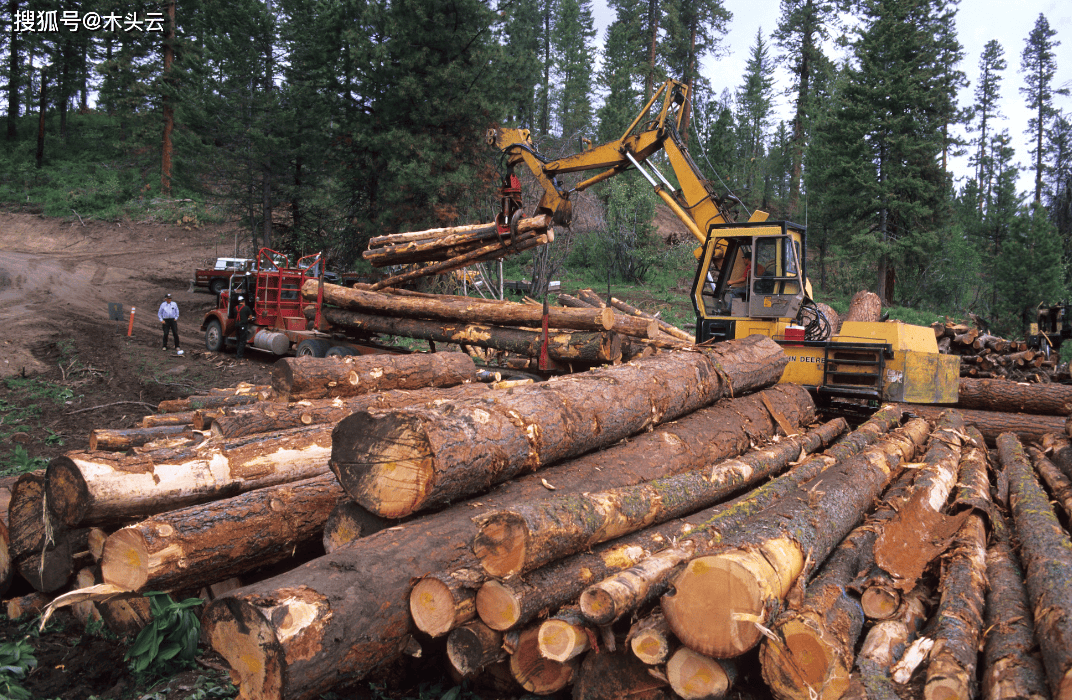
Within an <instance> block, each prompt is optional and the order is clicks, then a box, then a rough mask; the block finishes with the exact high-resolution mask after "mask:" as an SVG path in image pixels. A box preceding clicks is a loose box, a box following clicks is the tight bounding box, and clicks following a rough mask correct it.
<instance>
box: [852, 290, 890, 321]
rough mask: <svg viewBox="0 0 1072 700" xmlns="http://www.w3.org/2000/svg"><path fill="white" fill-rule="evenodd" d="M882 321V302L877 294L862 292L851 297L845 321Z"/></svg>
mask: <svg viewBox="0 0 1072 700" xmlns="http://www.w3.org/2000/svg"><path fill="white" fill-rule="evenodd" d="M881 320H882V300H881V299H879V297H878V294H875V293H874V292H868V291H866V290H862V291H859V292H856V294H854V295H853V297H852V301H850V302H849V310H848V312H847V313H846V314H845V321H846V322H849V321H863V322H865V323H878V322H879V321H881Z"/></svg>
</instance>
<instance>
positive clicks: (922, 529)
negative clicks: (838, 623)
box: [865, 409, 967, 612]
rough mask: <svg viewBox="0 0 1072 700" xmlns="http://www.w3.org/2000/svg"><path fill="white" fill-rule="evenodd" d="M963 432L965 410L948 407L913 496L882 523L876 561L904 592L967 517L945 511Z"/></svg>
mask: <svg viewBox="0 0 1072 700" xmlns="http://www.w3.org/2000/svg"><path fill="white" fill-rule="evenodd" d="M963 434H964V420H963V418H962V417H961V415H960V412H959V411H957V410H955V409H950V410H948V411H945V412H944V413H943V414H942V416H941V418H939V419H938V424H937V429H936V430H935V431H934V432H933V433H932V434H931V438H930V441H929V443H928V446H927V452H926V453H925V454H924V455H923V459H922V460H921V464H920V467H921V468H920V469H919V471H918V472H917V476H916V480H915V486H914V488H913V493H912V496H911V498H909V499H908V501H907V502H906V503H905V504H904V505H903V506H902V507H901V509H900V510H899V511H898V513H897V515H896V516H895V517H893V518H892V519H890V520H888V521H887V522H885V523H883V526H882V532H881V533H880V534H879V536H878V538H877V539H876V540H875V563H876V564H878V566H880V567H882V569H883V570H885V571H886V572H887V573H889V574H890V576H892V577H893V581H892V582H893V585H894V586H895V587H896V588H897V589H898V590H900V591H902V592H905V591H909V590H911V589H912V588H914V587H915V585H916V582H917V581H918V580H919V577H920V576H921V575H922V574H923V571H924V569H926V568H927V566H928V565H929V564H930V562H931V561H932V560H933V559H934V558H935V557H937V556H938V555H939V554H941V553H942V552H944V551H945V550H946V548H947V547H948V545H949V542H950V540H951V539H952V538H953V536H954V535H955V534H956V532H957V530H958V529H960V526H961V524H963V522H964V518H965V517H967V516H966V515H962V516H960V517H954V516H946V515H943V513H942V511H943V510H944V509H945V503H946V501H947V500H949V494H950V493H951V492H952V490H953V486H954V485H955V484H956V482H957V473H958V469H959V467H960V452H961V449H960V441H961V438H960V436H961V435H963ZM865 612H866V610H865Z"/></svg>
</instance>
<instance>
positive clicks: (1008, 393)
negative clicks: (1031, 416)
mask: <svg viewBox="0 0 1072 700" xmlns="http://www.w3.org/2000/svg"><path fill="white" fill-rule="evenodd" d="M957 398H958V400H957V406H959V407H961V408H973V409H979V410H983V411H1005V412H1008V413H1013V412H1016V413H1038V414H1042V415H1049V416H1068V415H1069V414H1072V386H1068V385H1066V384H1052V383H1051V384H1022V383H1019V382H1011V381H1008V380H1005V379H970V378H967V377H964V378H961V380H960V388H959V394H958V396H957Z"/></svg>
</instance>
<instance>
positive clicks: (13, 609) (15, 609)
mask: <svg viewBox="0 0 1072 700" xmlns="http://www.w3.org/2000/svg"><path fill="white" fill-rule="evenodd" d="M51 601H52V597H51V596H47V595H45V594H44V593H39V592H37V591H34V592H33V593H27V594H26V595H24V596H19V597H18V598H11V599H10V600H7V601H4V604H5V612H6V613H7V617H8V619H9V620H18V619H19V618H22V617H25V616H28V615H37V614H39V613H40V612H41V611H42V610H44V609H45V606H46V605H48V604H49V603H50V602H51Z"/></svg>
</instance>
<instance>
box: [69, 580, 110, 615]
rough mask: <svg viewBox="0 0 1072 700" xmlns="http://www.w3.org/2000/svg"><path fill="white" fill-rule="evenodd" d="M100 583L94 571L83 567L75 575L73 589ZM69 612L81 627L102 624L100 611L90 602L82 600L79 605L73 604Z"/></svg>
mask: <svg viewBox="0 0 1072 700" xmlns="http://www.w3.org/2000/svg"><path fill="white" fill-rule="evenodd" d="M98 583H100V581H99V580H98V578H97V574H96V572H95V571H94V569H92V568H90V567H83V568H81V569H79V570H78V573H77V574H75V582H74V587H75V589H76V590H77V589H80V588H89V587H90V586H94V585H96V584H98ZM71 612H72V613H73V614H74V616H75V618H76V619H77V620H78V621H79V622H81V623H82V626H83V627H85V626H88V625H90V624H92V623H98V624H103V623H104V618H102V617H101V614H100V611H99V610H97V604H96V603H94V602H93V601H92V600H83V601H82V602H80V603H75V604H74V605H72V606H71Z"/></svg>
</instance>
